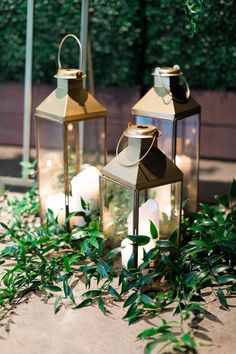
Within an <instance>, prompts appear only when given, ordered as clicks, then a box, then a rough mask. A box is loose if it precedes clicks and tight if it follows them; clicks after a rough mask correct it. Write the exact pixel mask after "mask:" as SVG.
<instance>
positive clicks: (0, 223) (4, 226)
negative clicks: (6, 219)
mask: <svg viewBox="0 0 236 354" xmlns="http://www.w3.org/2000/svg"><path fill="white" fill-rule="evenodd" d="M0 225H1V226H2V227H3V228H4V229H6V230H7V231H9V230H10V228H9V227H8V226H7V225H6V224H4V223H3V222H0Z"/></svg>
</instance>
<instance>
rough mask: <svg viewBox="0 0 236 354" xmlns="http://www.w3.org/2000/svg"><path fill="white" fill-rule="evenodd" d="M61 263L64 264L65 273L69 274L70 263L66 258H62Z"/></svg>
mask: <svg viewBox="0 0 236 354" xmlns="http://www.w3.org/2000/svg"><path fill="white" fill-rule="evenodd" d="M63 262H64V266H65V270H66V272H67V273H71V267H70V263H69V261H68V258H67V257H66V256H64V257H63Z"/></svg>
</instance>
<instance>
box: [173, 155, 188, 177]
mask: <svg viewBox="0 0 236 354" xmlns="http://www.w3.org/2000/svg"><path fill="white" fill-rule="evenodd" d="M175 162H176V165H177V166H178V167H179V169H180V170H181V171H182V172H183V174H184V177H187V176H188V175H189V174H190V171H191V169H192V161H191V159H190V157H188V156H187V155H176V160H175Z"/></svg>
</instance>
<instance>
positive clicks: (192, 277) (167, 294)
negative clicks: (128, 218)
mask: <svg viewBox="0 0 236 354" xmlns="http://www.w3.org/2000/svg"><path fill="white" fill-rule="evenodd" d="M235 198H236V181H235V180H234V181H233V183H232V187H231V192H230V195H222V196H218V197H216V204H214V205H207V204H201V205H200V207H201V209H200V211H199V212H197V213H195V214H192V215H190V216H189V217H188V218H185V219H184V220H183V222H182V231H181V235H182V238H183V242H182V245H181V248H180V249H179V250H178V251H177V250H176V249H175V242H174V241H175V234H173V235H172V237H171V239H170V240H169V241H157V247H156V248H155V249H152V250H150V251H149V252H148V253H147V254H145V257H144V262H143V263H142V264H141V265H140V266H139V268H138V270H136V269H135V268H134V267H133V259H132V257H131V259H130V260H129V262H128V269H126V268H122V270H121V271H120V272H119V274H118V273H117V271H116V267H115V264H116V257H117V255H118V254H119V252H120V249H114V250H112V251H110V252H109V253H107V254H105V256H104V240H103V237H102V235H101V233H100V231H99V222H98V220H96V219H94V220H90V221H89V220H87V221H88V223H87V225H86V227H84V228H79V227H77V228H75V229H74V230H73V232H72V234H69V233H68V232H67V229H66V227H65V226H60V225H59V224H58V222H57V219H55V218H54V216H53V213H52V212H51V211H50V210H49V212H48V215H47V221H46V224H45V225H44V226H39V225H38V224H37V222H36V216H37V215H38V212H39V205H38V192H37V189H36V188H33V189H32V190H30V191H29V192H27V193H26V194H25V195H24V196H23V198H22V199H21V200H20V199H18V198H17V197H14V198H13V199H12V200H11V199H9V198H8V195H7V194H5V195H4V196H3V198H2V199H1V204H0V217H1V220H2V222H1V227H2V229H1V230H0V231H1V233H0V237H1V242H2V243H3V244H4V243H6V245H5V247H4V249H3V250H2V251H1V253H0V264H1V267H3V268H5V269H4V271H3V273H2V274H3V275H2V278H1V287H0V308H1V317H0V318H1V320H2V321H3V320H4V318H6V316H7V315H9V313H11V312H12V311H13V309H14V308H15V307H16V306H17V305H18V304H19V303H20V302H21V301H23V300H24V299H25V298H26V296H28V295H29V294H30V293H32V292H35V291H41V292H42V294H44V295H45V296H55V301H54V312H55V313H57V312H58V311H59V310H60V308H61V307H62V306H63V302H64V299H69V300H70V301H71V303H72V306H73V308H74V309H79V308H82V307H85V306H90V305H95V304H97V305H98V307H99V309H100V310H101V311H102V312H103V314H104V315H108V302H110V299H112V300H113V301H118V302H123V307H124V308H125V309H126V310H127V312H126V314H125V316H124V319H125V320H127V322H128V323H129V324H132V323H133V322H135V321H137V320H138V319H141V318H147V317H149V318H150V317H158V318H159V319H160V321H161V322H160V325H159V326H156V327H151V328H147V329H146V330H144V331H143V332H141V333H139V334H138V336H137V338H138V339H140V340H146V341H147V345H146V349H145V352H146V353H147V354H148V353H151V352H153V350H154V348H156V349H157V350H158V353H161V352H162V351H163V350H164V348H168V349H169V348H172V349H173V350H174V351H177V352H183V353H197V345H198V344H199V345H207V343H206V342H203V343H201V342H200V343H199V342H198V341H197V340H196V337H197V336H196V333H199V330H200V329H199V328H200V327H199V323H200V322H201V321H203V319H204V317H207V316H209V312H208V311H207V310H206V309H205V308H204V305H203V304H204V301H205V300H204V296H203V295H202V292H203V290H204V289H206V288H210V289H211V293H212V294H214V295H215V297H216V298H217V299H218V300H219V303H220V305H221V306H222V307H223V308H224V309H227V310H228V309H229V305H228V302H227V296H228V295H230V294H235V293H236V271H235V259H236V243H235V239H236V204H234V203H233V202H232V201H233V199H235ZM6 214H8V215H9V214H10V215H12V217H11V219H10V221H9V216H8V217H7V215H6ZM72 216H73V214H71V215H70V216H69V218H70V217H72ZM3 220H4V221H5V220H6V221H5V222H3ZM67 221H68V220H67ZM150 230H151V232H152V236H153V237H154V238H155V237H157V231H156V229H155V227H154V225H153V224H151V225H150ZM127 237H129V238H130V239H131V240H132V242H134V243H137V244H138V245H144V244H145V243H146V242H147V237H145V236H138V237H134V236H127ZM9 260H10V261H12V260H13V261H14V262H11V264H14V265H9ZM153 263H154V266H153ZM150 265H152V267H150ZM75 276H77V278H78V279H81V277H83V278H84V279H85V282H86V287H87V290H86V289H85V290H86V291H85V292H84V293H83V294H82V297H83V298H84V299H83V301H82V302H79V303H78V302H77V299H76V296H75V295H74V288H73V278H74V277H75ZM117 277H118V279H119V288H118V289H117V287H116V286H115V285H114V280H115V278H117ZM93 280H96V283H97V288H96V289H93V288H92V286H91V284H92V281H93ZM170 305H172V307H174V314H177V315H178V318H179V320H178V321H166V320H165V319H164V318H163V317H164V316H163V312H164V310H166V309H167V308H168V307H170ZM189 319H190V325H188V327H187V329H186V320H189ZM7 326H9V324H7ZM6 330H7V328H6ZM160 345H162V347H161V346H160Z"/></svg>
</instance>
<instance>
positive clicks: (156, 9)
mask: <svg viewBox="0 0 236 354" xmlns="http://www.w3.org/2000/svg"><path fill="white" fill-rule="evenodd" d="M187 3H190V4H192V3H194V1H187ZM195 3H196V4H197V3H199V4H200V5H199V6H201V7H202V6H203V9H204V11H203V12H202V13H201V14H200V16H198V17H197V30H196V33H195V34H194V35H193V34H192V28H193V26H192V24H193V23H192V21H193V18H189V16H188V15H189V13H187V15H186V2H185V1H183V0H176V1H175V2H173V1H172V0H129V1H125V0H110V1H107V0H91V1H90V11H89V16H90V17H89V27H90V33H91V38H92V50H93V65H94V71H95V82H96V84H97V85H100V86H108V85H116V86H131V85H145V86H149V85H152V80H153V79H152V76H151V75H150V74H151V72H152V71H153V69H154V68H155V67H156V66H171V65H173V64H176V63H178V64H179V65H180V67H181V69H182V70H183V71H184V73H185V76H186V77H187V79H188V82H189V84H190V85H191V87H193V88H201V89H213V90H217V89H221V90H222V89H223V90H227V89H235V87H236V60H235V59H236V21H235V18H236V1H235V0H216V1H204V2H203V1H201V0H195ZM26 6H27V2H26V0H24V1H23V0H1V2H0V53H1V54H0V79H1V80H22V79H23V77H24V60H25V59H24V54H25V34H26V33H25V32H26ZM80 10H81V1H80V0H73V1H72V0H70V1H66V0H37V1H35V31H34V65H33V77H34V81H35V82H48V81H52V78H53V75H54V73H55V72H56V66H57V48H58V44H59V42H60V40H61V39H62V37H63V36H64V35H65V34H67V33H74V34H76V35H78V36H79V33H80ZM77 56H78V48H77V46H76V45H75V42H74V41H73V39H72V40H68V41H67V42H66V44H65V45H64V47H63V58H62V62H63V63H65V65H67V66H73V67H75V66H76V65H77Z"/></svg>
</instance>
